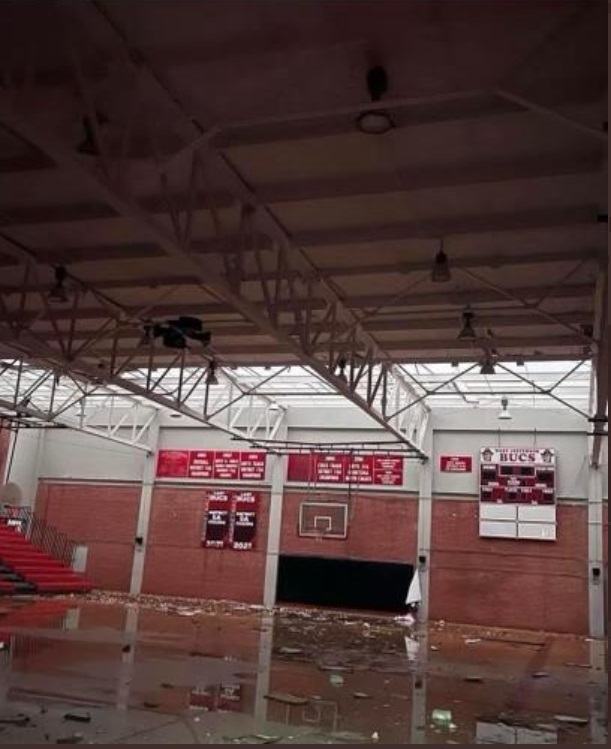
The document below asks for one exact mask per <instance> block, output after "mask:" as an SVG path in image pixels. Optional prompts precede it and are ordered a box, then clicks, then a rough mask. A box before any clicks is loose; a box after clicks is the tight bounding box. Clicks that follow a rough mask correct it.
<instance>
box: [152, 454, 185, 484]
mask: <svg viewBox="0 0 611 749" xmlns="http://www.w3.org/2000/svg"><path fill="white" fill-rule="evenodd" d="M188 472H189V451H188V450H160V451H159V453H158V455H157V476H159V477H160V478H186V477H187V474H188Z"/></svg>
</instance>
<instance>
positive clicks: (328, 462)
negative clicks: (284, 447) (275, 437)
mask: <svg viewBox="0 0 611 749" xmlns="http://www.w3.org/2000/svg"><path fill="white" fill-rule="evenodd" d="M403 465H404V457H403V455H398V454H376V455H351V454H350V453H303V454H301V453H298V454H293V455H289V459H288V469H287V481H295V482H300V483H312V484H351V485H374V486H401V485H402V484H403V478H404V470H403Z"/></svg>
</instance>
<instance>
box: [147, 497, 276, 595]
mask: <svg viewBox="0 0 611 749" xmlns="http://www.w3.org/2000/svg"><path fill="white" fill-rule="evenodd" d="M210 489H211V487H205V488H204V487H189V488H186V487H169V486H157V487H156V488H155V490H154V492H153V505H152V511H151V524H150V528H149V545H148V548H147V554H146V563H145V570H144V581H143V587H142V590H143V592H144V593H158V594H161V595H173V596H188V597H195V598H210V599H215V598H216V599H227V600H234V601H245V602H248V603H260V602H261V601H262V599H263V582H264V573H265V551H266V548H267V525H268V517H269V495H268V493H266V492H260V496H261V502H260V503H259V510H258V516H257V536H256V542H255V548H254V549H253V550H251V551H234V550H232V549H205V548H204V547H203V546H202V531H203V524H204V512H205V507H206V494H207V492H208V491H210Z"/></svg>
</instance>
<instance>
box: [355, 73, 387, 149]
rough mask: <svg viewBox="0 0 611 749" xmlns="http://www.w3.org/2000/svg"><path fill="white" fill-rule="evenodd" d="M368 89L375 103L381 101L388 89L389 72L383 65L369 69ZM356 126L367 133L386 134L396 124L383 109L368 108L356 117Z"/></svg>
mask: <svg viewBox="0 0 611 749" xmlns="http://www.w3.org/2000/svg"><path fill="white" fill-rule="evenodd" d="M367 90H368V91H369V96H370V98H371V101H372V102H373V103H375V102H378V101H380V99H381V98H382V96H383V95H384V94H385V93H386V92H387V91H388V73H387V72H386V68H384V67H382V66H381V65H374V67H372V68H370V69H369V70H368V71H367ZM356 126H357V128H358V129H359V130H360V131H361V132H362V133H366V134H367V135H384V133H387V132H388V131H389V130H392V128H393V127H394V126H395V123H394V122H393V121H392V118H391V117H390V115H389V114H388V112H386V111H385V110H383V109H368V110H366V111H365V112H361V114H359V116H358V117H357V118H356Z"/></svg>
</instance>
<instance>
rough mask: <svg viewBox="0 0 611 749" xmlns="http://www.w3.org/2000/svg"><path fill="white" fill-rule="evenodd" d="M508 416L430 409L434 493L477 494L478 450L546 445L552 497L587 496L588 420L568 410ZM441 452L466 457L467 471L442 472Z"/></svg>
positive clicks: (524, 411) (525, 411)
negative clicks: (469, 459)
mask: <svg viewBox="0 0 611 749" xmlns="http://www.w3.org/2000/svg"><path fill="white" fill-rule="evenodd" d="M512 416H513V418H512V420H511V421H508V422H504V421H499V420H498V418H497V414H496V412H494V411H492V412H488V411H480V410H475V409H474V410H473V411H463V410H460V411H459V410H452V409H443V410H440V411H439V412H437V413H435V415H434V418H433V425H434V428H435V441H434V447H433V460H434V462H435V471H434V475H433V491H434V493H435V494H457V495H460V494H467V495H472V496H473V495H475V496H477V494H478V493H479V483H478V464H479V451H480V448H482V447H485V446H491V447H494V446H501V447H550V448H554V449H555V450H556V459H557V476H558V486H557V496H558V497H559V498H565V499H586V498H587V496H588V438H587V429H588V423H587V422H586V420H585V419H583V418H581V417H580V416H579V415H578V414H573V413H571V412H570V411H561V410H554V409H550V410H544V409H514V410H512ZM441 455H472V456H473V468H474V470H473V473H471V474H454V473H442V472H441V471H440V470H439V458H440V456H441Z"/></svg>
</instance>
